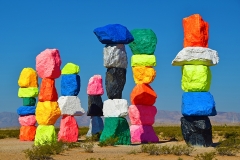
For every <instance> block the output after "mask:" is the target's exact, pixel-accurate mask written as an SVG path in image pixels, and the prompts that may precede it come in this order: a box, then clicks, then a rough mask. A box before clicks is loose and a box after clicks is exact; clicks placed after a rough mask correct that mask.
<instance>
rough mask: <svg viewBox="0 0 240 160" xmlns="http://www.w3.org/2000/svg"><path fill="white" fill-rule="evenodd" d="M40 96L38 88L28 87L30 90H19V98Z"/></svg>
mask: <svg viewBox="0 0 240 160" xmlns="http://www.w3.org/2000/svg"><path fill="white" fill-rule="evenodd" d="M37 96H38V88H35V87H28V88H19V89H18V97H19V98H25V97H37Z"/></svg>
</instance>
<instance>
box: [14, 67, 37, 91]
mask: <svg viewBox="0 0 240 160" xmlns="http://www.w3.org/2000/svg"><path fill="white" fill-rule="evenodd" d="M18 85H19V86H20V87H22V88H27V87H38V78H37V72H36V71H35V70H34V69H32V68H23V70H22V72H21V74H20V76H19V79H18Z"/></svg>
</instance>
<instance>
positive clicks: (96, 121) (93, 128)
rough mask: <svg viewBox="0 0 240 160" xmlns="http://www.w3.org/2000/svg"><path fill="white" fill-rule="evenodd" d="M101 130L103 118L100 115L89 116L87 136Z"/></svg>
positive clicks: (98, 132)
mask: <svg viewBox="0 0 240 160" xmlns="http://www.w3.org/2000/svg"><path fill="white" fill-rule="evenodd" d="M102 130H103V120H102V118H101V117H100V116H92V117H91V118H90V124H89V130H88V132H87V135H86V136H87V137H91V136H93V135H95V134H100V132H102Z"/></svg>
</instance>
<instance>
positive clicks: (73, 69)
mask: <svg viewBox="0 0 240 160" xmlns="http://www.w3.org/2000/svg"><path fill="white" fill-rule="evenodd" d="M79 71H80V67H79V66H78V65H76V64H74V63H67V64H66V65H65V66H64V67H63V69H62V74H78V73H79Z"/></svg>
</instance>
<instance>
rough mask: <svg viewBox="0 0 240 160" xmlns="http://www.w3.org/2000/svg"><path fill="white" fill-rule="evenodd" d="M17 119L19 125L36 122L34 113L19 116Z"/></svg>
mask: <svg viewBox="0 0 240 160" xmlns="http://www.w3.org/2000/svg"><path fill="white" fill-rule="evenodd" d="M18 121H19V123H20V125H21V126H34V125H35V124H36V118H35V115H28V116H20V117H19V118H18Z"/></svg>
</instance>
